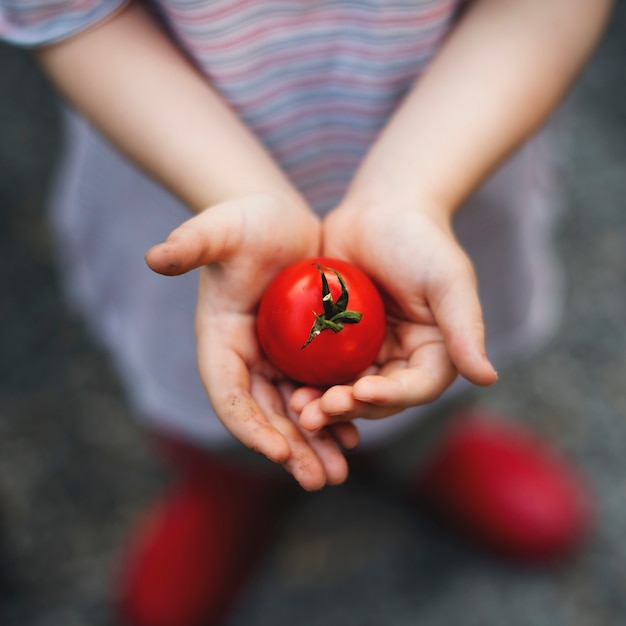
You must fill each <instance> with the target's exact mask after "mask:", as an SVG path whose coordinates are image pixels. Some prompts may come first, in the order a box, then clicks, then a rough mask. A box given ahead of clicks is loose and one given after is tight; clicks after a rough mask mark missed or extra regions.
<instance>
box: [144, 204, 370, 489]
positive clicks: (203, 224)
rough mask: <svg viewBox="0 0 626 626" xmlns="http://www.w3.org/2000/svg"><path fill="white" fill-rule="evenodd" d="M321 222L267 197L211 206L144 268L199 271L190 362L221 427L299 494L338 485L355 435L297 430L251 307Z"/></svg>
mask: <svg viewBox="0 0 626 626" xmlns="http://www.w3.org/2000/svg"><path fill="white" fill-rule="evenodd" d="M319 237H320V225H319V222H318V220H317V219H316V218H315V217H314V216H313V215H312V214H311V213H310V212H308V211H307V210H305V209H301V208H294V207H293V206H291V205H289V204H288V203H287V202H285V201H284V200H282V199H278V198H275V197H272V196H268V195H263V196H261V195H255V196H246V197H243V198H237V199H234V200H231V201H228V202H224V203H222V204H218V205H217V206H214V207H212V208H210V209H208V210H206V211H204V212H203V213H200V214H199V215H197V216H195V217H193V218H192V219H190V220H189V221H187V222H185V223H184V224H183V225H182V226H180V227H179V228H177V229H176V230H174V231H173V232H172V233H171V234H170V236H169V237H168V238H167V241H166V242H164V243H162V244H159V245H157V246H155V247H154V248H152V249H151V250H150V251H149V252H148V254H147V256H146V261H147V263H148V265H149V266H150V267H151V268H152V269H153V270H154V271H156V272H159V273H161V274H166V275H178V274H182V273H184V272H187V271H189V270H192V269H194V268H201V269H200V283H199V296H198V307H197V313H196V333H197V340H198V363H199V370H200V375H201V378H202V381H203V383H204V385H205V387H206V390H207V393H208V395H209V398H210V401H211V403H212V405H213V408H214V409H215V412H216V413H217V415H218V417H219V418H220V420H221V421H222V422H223V424H224V426H225V427H226V428H227V429H228V430H229V431H230V432H231V434H232V435H234V436H235V437H236V438H237V439H239V440H240V441H241V442H242V443H243V444H244V445H246V446H248V447H249V448H252V449H254V450H256V451H257V452H259V453H261V454H263V455H265V456H267V457H268V458H270V459H271V460H272V461H275V462H277V463H281V464H283V465H284V467H285V468H286V469H287V471H289V472H290V473H291V474H293V476H294V477H295V478H296V480H297V481H298V482H299V483H300V484H301V485H302V486H303V487H305V488H306V489H319V488H321V487H323V486H324V485H325V484H326V483H330V484H336V483H340V482H343V480H345V478H346V476H347V466H346V461H345V458H344V455H343V453H342V451H341V448H340V445H341V446H343V447H345V448H352V447H354V446H355V445H356V444H357V442H358V432H357V430H356V428H355V427H354V425H352V424H338V425H337V426H333V427H331V428H329V429H324V430H322V431H320V432H318V433H315V434H313V433H310V432H308V431H306V430H303V429H301V428H300V426H299V425H298V423H297V416H296V414H295V413H293V412H291V411H290V410H289V409H288V407H287V406H286V402H285V399H286V398H288V397H289V396H290V395H291V393H292V391H293V388H292V387H291V386H290V385H289V384H288V383H287V382H286V381H285V382H282V381H279V382H276V381H277V380H279V378H278V375H277V372H276V371H275V370H274V369H273V368H272V367H271V366H270V364H269V363H268V362H267V361H266V360H265V359H264V357H263V355H262V353H261V351H260V348H259V345H258V342H257V338H256V328H255V323H256V307H257V304H258V302H259V300H260V298H261V295H262V294H263V291H264V290H265V287H266V286H267V285H268V283H269V282H270V280H271V279H272V278H273V277H274V276H275V275H276V274H277V272H278V271H280V270H281V269H282V268H283V267H285V266H286V265H288V264H290V263H292V262H294V261H296V260H300V259H301V258H304V257H307V256H312V255H315V254H317V253H318V252H319Z"/></svg>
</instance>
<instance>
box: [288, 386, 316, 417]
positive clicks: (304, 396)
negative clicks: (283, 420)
mask: <svg viewBox="0 0 626 626" xmlns="http://www.w3.org/2000/svg"><path fill="white" fill-rule="evenodd" d="M323 393H324V390H323V389H320V388H319V387H298V388H297V389H295V390H294V391H293V393H292V394H291V396H290V397H289V400H288V404H289V408H290V409H291V410H292V411H294V412H295V413H301V412H302V410H303V409H304V407H305V406H306V405H307V404H309V403H310V402H313V400H315V399H316V398H319V397H320V396H321V395H322V394H323Z"/></svg>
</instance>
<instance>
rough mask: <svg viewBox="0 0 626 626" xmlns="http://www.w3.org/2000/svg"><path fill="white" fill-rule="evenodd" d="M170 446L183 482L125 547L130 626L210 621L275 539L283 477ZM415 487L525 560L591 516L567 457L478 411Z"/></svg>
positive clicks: (423, 502) (565, 545) (559, 548)
mask: <svg viewBox="0 0 626 626" xmlns="http://www.w3.org/2000/svg"><path fill="white" fill-rule="evenodd" d="M168 452H169V456H170V457H173V460H174V463H175V464H176V465H177V466H178V468H179V469H181V471H180V476H179V481H180V482H179V483H178V484H177V485H176V486H175V487H174V488H173V489H172V491H171V492H170V493H169V495H167V496H165V498H164V499H163V500H162V501H160V502H159V503H158V504H157V505H156V507H155V508H154V509H153V510H151V511H150V512H149V514H148V515H147V517H146V519H145V521H144V522H143V524H142V525H140V527H139V530H138V531H137V533H136V535H135V536H134V538H133V541H132V542H131V544H130V546H129V550H128V553H127V554H126V559H125V564H124V570H123V572H122V576H121V581H120V582H121V584H120V600H119V610H120V614H121V616H122V619H123V620H124V623H125V624H128V625H129V626H214V625H216V624H219V623H220V622H221V621H222V619H223V618H224V617H225V616H226V615H227V613H228V610H229V608H230V607H231V606H232V604H233V602H234V601H235V600H236V598H237V596H238V593H239V592H240V591H241V589H242V587H243V585H244V584H245V582H246V579H247V577H248V576H249V574H250V573H251V572H252V570H253V567H254V563H255V561H256V559H257V558H258V557H259V556H260V555H261V554H262V552H263V548H264V546H265V545H266V544H267V542H268V540H269V538H270V535H271V532H272V529H273V527H274V523H275V522H276V521H277V518H278V515H279V511H280V506H279V503H278V502H277V497H278V496H279V494H280V492H281V483H277V482H276V481H271V480H269V479H265V478H259V477H257V476H253V475H250V474H249V473H246V472H243V471H239V470H237V469H236V468H233V467H231V466H228V465H225V464H223V463H218V462H216V461H215V460H213V459H210V458H208V457H207V456H206V455H204V454H202V453H199V452H193V451H191V450H189V449H188V448H186V447H176V446H169V447H168ZM282 486H284V482H283V483H282ZM411 495H412V496H413V497H414V498H415V499H416V502H417V503H418V504H419V505H420V506H421V507H423V508H425V509H426V510H428V511H429V512H431V513H433V514H434V515H436V516H437V517H438V519H440V520H441V521H442V522H443V523H445V524H446V525H448V526H453V527H454V528H455V529H456V530H457V531H459V532H461V533H462V534H464V535H465V536H466V537H467V538H468V539H470V540H472V541H473V542H474V543H476V544H478V545H480V546H481V547H483V548H487V549H488V550H490V551H491V552H495V553H497V554H499V555H500V556H503V557H506V558H509V559H511V560H513V561H515V562H519V563H546V562H550V561H553V560H555V559H558V558H559V557H563V556H565V555H567V554H569V553H570V552H572V551H573V550H574V549H575V548H576V547H577V546H578V545H579V544H580V542H581V541H582V539H583V538H584V536H585V534H586V531H587V530H588V528H589V525H590V503H589V498H588V495H587V492H586V490H585V489H584V487H583V486H582V484H581V482H580V480H579V478H578V477H577V476H576V475H575V473H574V472H572V470H571V469H570V468H569V467H567V466H566V465H565V464H564V462H563V461H562V460H560V459H559V458H557V457H556V456H555V455H554V454H553V453H552V452H551V451H550V450H549V449H547V448H546V446H545V445H544V444H542V443H540V442H538V441H537V440H536V439H535V438H534V437H532V436H531V435H529V434H528V433H526V432H524V431H522V430H521V429H520V428H518V427H517V426H514V425H512V424H511V423H510V422H506V421H493V420H491V419H488V420H485V419H483V418H481V417H477V416H475V415H471V416H467V417H466V418H465V419H460V420H456V421H455V422H454V423H453V424H452V426H451V427H450V428H448V429H447V430H446V431H445V433H444V436H443V437H442V438H441V441H440V443H439V445H438V446H437V448H436V450H435V451H434V453H433V454H432V455H431V457H430V458H429V460H428V462H427V464H426V465H425V466H423V467H421V468H420V470H419V472H417V473H416V475H415V476H414V477H413V481H412V494H411Z"/></svg>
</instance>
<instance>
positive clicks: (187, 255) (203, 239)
mask: <svg viewBox="0 0 626 626" xmlns="http://www.w3.org/2000/svg"><path fill="white" fill-rule="evenodd" d="M239 214H240V212H239V211H237V209H236V206H230V203H228V202H225V203H223V204H220V205H217V206H215V207H212V208H210V209H207V210H205V211H203V212H202V213H199V214H198V215H196V216H195V217H192V218H191V219H189V220H187V221H186V222H184V223H183V224H181V225H180V226H179V227H178V228H176V229H175V230H173V231H172V232H171V233H170V234H169V236H168V238H167V239H166V240H165V241H164V242H163V243H159V244H157V245H155V246H153V247H152V248H150V250H148V252H147V253H146V257H145V258H146V263H147V264H148V266H149V267H150V269H152V270H153V271H155V272H157V273H159V274H164V275H166V276H178V275H180V274H184V273H186V272H189V271H190V270H193V269H196V268H198V267H201V266H202V265H208V264H210V263H215V262H218V261H222V260H224V259H226V258H228V257H229V256H230V255H231V254H233V252H234V251H236V250H237V249H238V247H239V245H240V241H241V236H242V232H243V231H242V228H241V225H240V220H239V219H238V216H239Z"/></svg>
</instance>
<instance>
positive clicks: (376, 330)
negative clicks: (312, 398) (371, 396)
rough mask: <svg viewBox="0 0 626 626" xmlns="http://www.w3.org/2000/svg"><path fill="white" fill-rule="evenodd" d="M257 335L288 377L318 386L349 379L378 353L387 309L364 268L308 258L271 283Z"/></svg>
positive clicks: (267, 354) (278, 366)
mask: <svg viewBox="0 0 626 626" xmlns="http://www.w3.org/2000/svg"><path fill="white" fill-rule="evenodd" d="M342 282H343V286H342ZM257 334H258V337H259V343H260V344H261V347H262V349H263V351H264V352H265V355H266V356H267V358H268V360H269V361H270V362H271V363H272V364H273V365H274V366H275V367H276V368H277V369H279V370H280V371H281V372H282V373H283V374H285V375H287V376H288V377H289V378H292V379H294V380H296V381H299V382H301V383H305V384H307V385H314V386H318V387H326V386H330V385H337V384H341V383H347V382H349V381H351V380H353V379H354V378H356V377H357V376H358V375H359V374H360V373H361V372H363V370H365V369H366V368H367V367H368V366H369V365H371V364H372V362H373V361H374V359H375V358H376V355H377V354H378V351H379V350H380V347H381V345H382V342H383V339H384V336H385V308H384V305H383V302H382V298H381V297H380V294H379V293H378V290H377V289H376V287H375V286H374V284H373V283H372V281H371V280H370V279H369V278H368V277H367V276H366V275H365V274H364V273H363V272H362V271H361V270H360V269H359V268H357V267H355V266H354V265H351V264H350V263H347V262H346V261H341V260H338V259H330V258H324V257H318V258H312V259H306V260H304V261H299V262H297V263H294V264H293V265H290V266H289V267H287V268H286V269H284V270H283V271H282V272H281V273H280V274H278V276H276V278H275V279H274V280H273V281H272V282H271V283H270V285H269V286H268V288H267V290H266V292H265V294H264V295H263V298H262V299H261V303H260V305H259V311H258V317H257Z"/></svg>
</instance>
